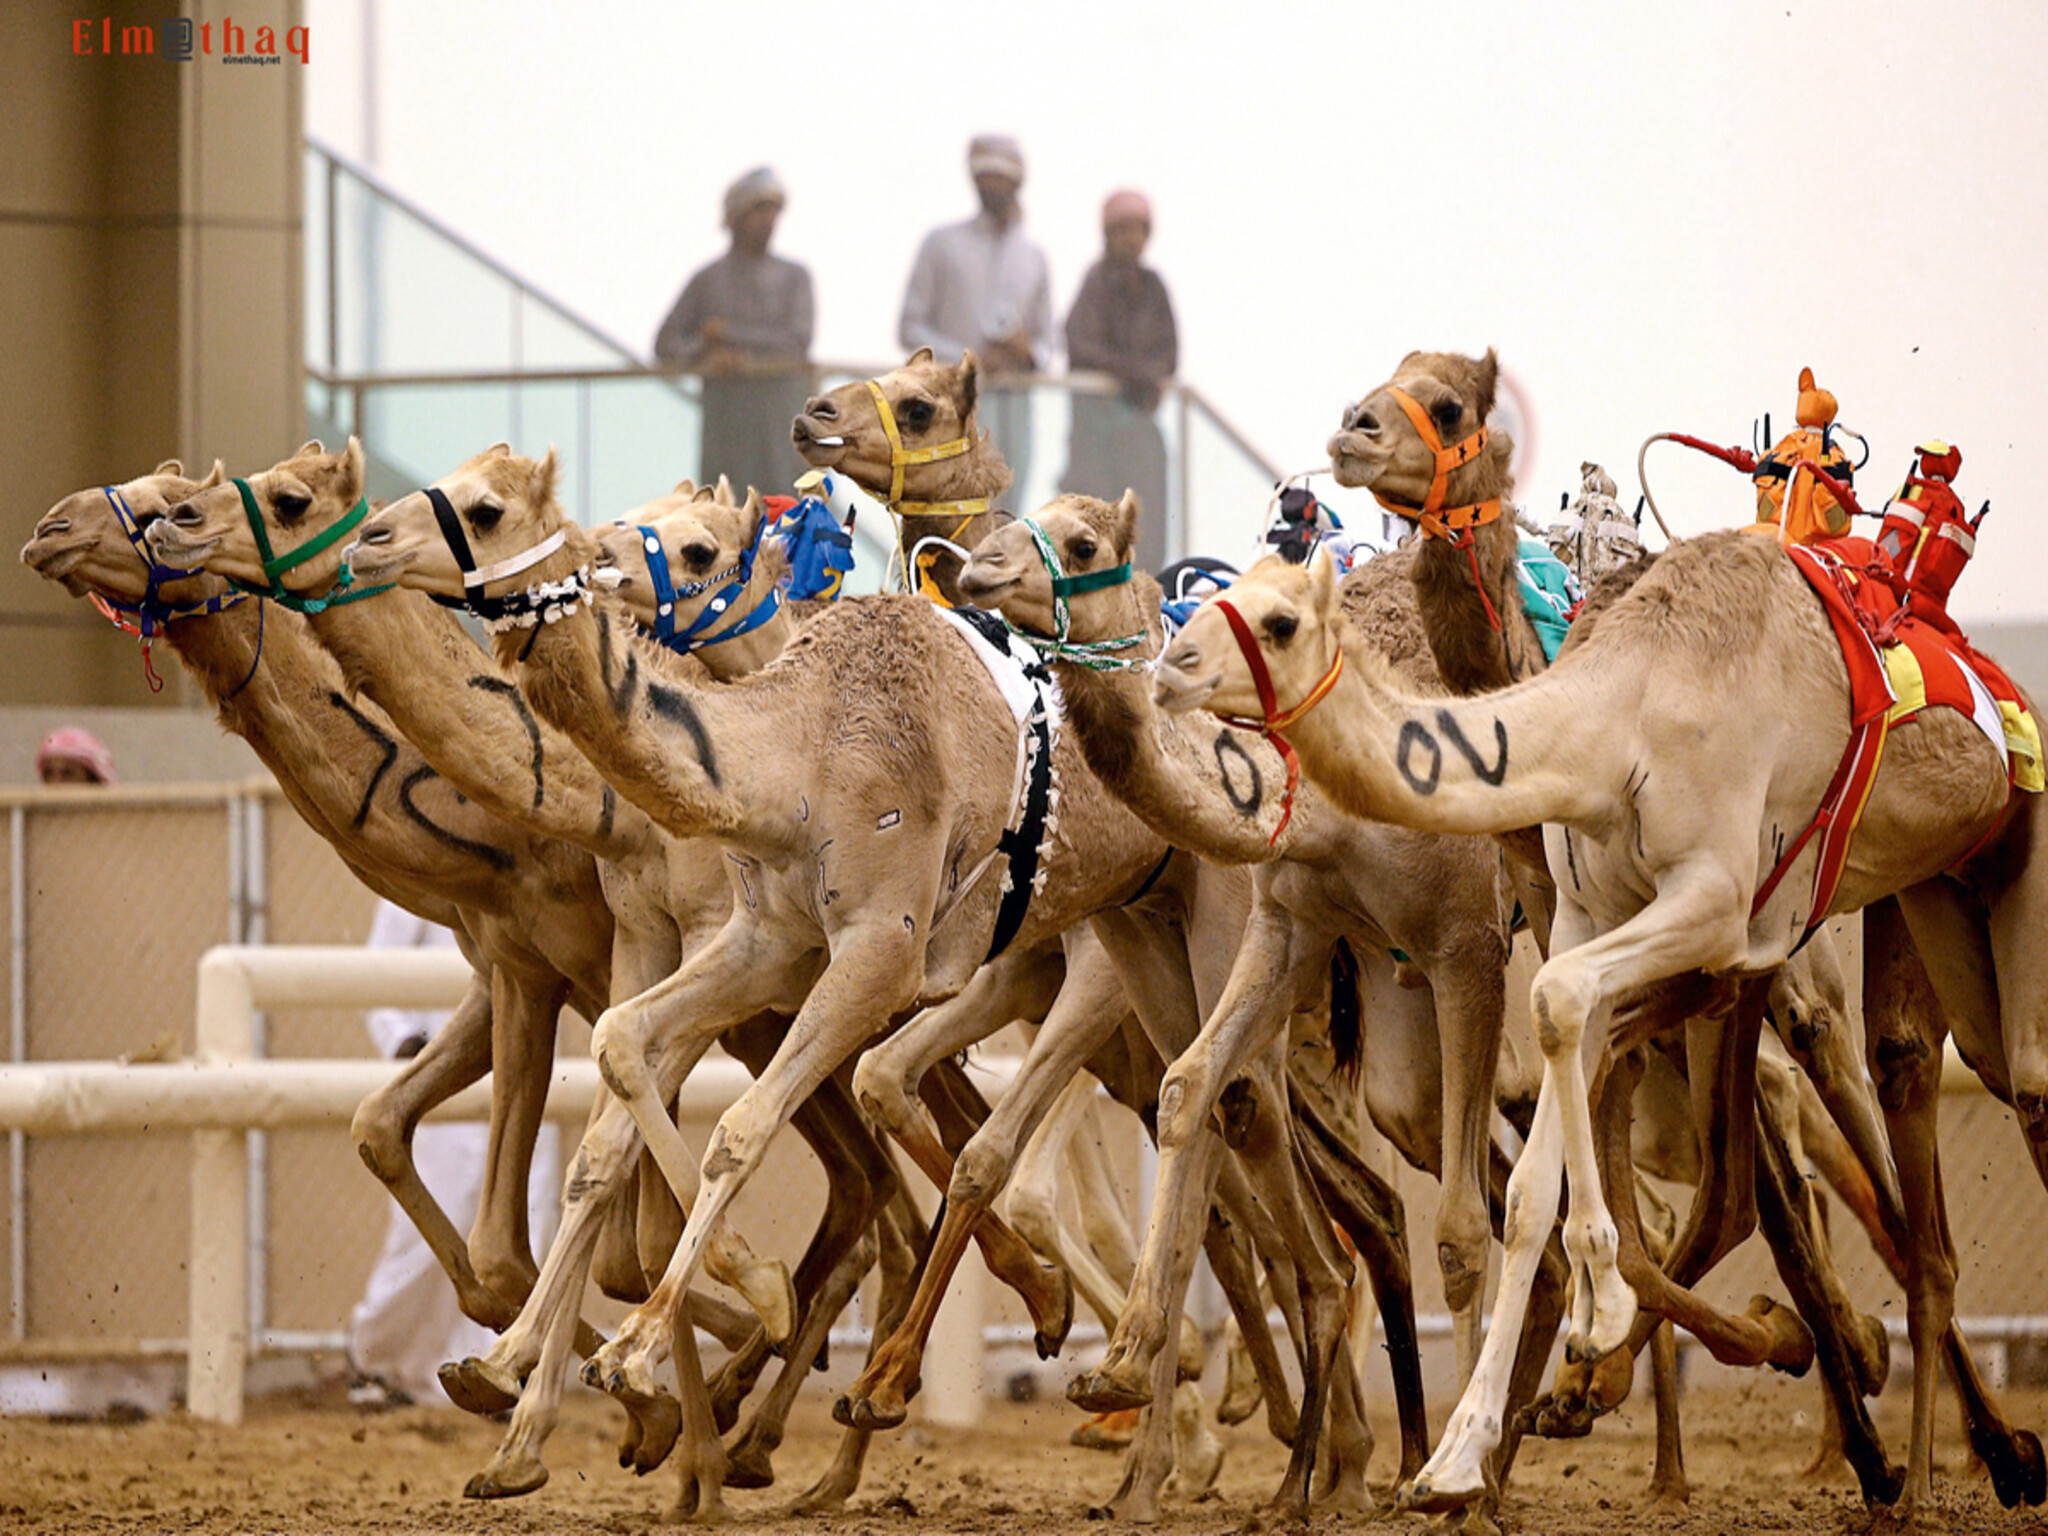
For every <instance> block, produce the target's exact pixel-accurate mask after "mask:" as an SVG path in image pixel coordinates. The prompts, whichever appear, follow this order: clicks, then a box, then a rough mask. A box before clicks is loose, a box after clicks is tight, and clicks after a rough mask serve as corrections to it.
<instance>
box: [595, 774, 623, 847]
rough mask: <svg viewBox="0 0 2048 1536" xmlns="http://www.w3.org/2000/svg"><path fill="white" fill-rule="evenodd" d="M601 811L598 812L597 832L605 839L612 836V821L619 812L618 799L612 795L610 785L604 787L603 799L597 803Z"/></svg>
mask: <svg viewBox="0 0 2048 1536" xmlns="http://www.w3.org/2000/svg"><path fill="white" fill-rule="evenodd" d="M599 803H600V804H601V805H602V807H603V809H602V810H600V811H599V812H598V817H597V830H598V831H599V832H600V833H602V834H603V835H604V836H606V837H610V836H611V835H612V820H613V818H614V817H616V816H617V815H618V812H619V797H618V796H617V795H615V794H613V793H612V787H611V785H609V784H607V785H605V787H604V797H603V799H602V800H601V801H600V802H599Z"/></svg>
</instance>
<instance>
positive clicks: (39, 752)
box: [36, 725, 114, 784]
mask: <svg viewBox="0 0 2048 1536" xmlns="http://www.w3.org/2000/svg"><path fill="white" fill-rule="evenodd" d="M36 774H37V776H38V777H40V778H41V779H42V781H43V782H44V783H45V784H111V783H113V782H114V754H113V753H111V752H109V751H108V750H107V745H106V743H105V742H103V741H101V740H100V739H99V737H97V736H95V735H93V733H92V732H91V731H88V730H87V729H86V728H85V727H84V726H82V725H60V726H58V727H57V729H56V730H54V731H52V732H50V734H49V735H47V736H45V737H44V738H43V742H42V745H41V746H39V747H37V748H36Z"/></svg>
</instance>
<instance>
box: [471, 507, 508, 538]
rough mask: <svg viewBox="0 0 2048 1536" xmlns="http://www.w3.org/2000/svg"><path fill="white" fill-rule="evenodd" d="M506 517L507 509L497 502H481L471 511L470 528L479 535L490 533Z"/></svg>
mask: <svg viewBox="0 0 2048 1536" xmlns="http://www.w3.org/2000/svg"><path fill="white" fill-rule="evenodd" d="M504 515H505V509H504V508H503V507H501V506H499V505H498V504H497V503H496V502H490V501H480V502H478V503H477V504H476V505H475V506H473V507H471V508H470V509H469V526H470V527H471V528H473V529H475V530H476V531H477V532H478V533H489V532H490V531H491V530H492V529H493V528H495V527H497V526H498V521H499V519H501V518H502V517H504Z"/></svg>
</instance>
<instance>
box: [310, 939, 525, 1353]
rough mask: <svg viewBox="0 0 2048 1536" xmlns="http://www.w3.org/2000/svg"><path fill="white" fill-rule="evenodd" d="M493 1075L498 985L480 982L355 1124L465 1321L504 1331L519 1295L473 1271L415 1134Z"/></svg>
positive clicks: (358, 1139) (353, 1131) (366, 1158)
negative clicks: (415, 1155)
mask: <svg viewBox="0 0 2048 1536" xmlns="http://www.w3.org/2000/svg"><path fill="white" fill-rule="evenodd" d="M490 1070H491V985H490V977H489V973H488V972H482V973H479V974H478V975H477V976H476V977H474V978H473V979H472V980H471V981H470V984H469V986H468V988H467V990H465V991H464V993H463V995H462V1001H461V1003H460V1004H458V1005H457V1007H456V1009H455V1012H454V1013H452V1014H451V1015H449V1018H448V1022H447V1023H445V1024H443V1025H442V1026H441V1028H440V1029H439V1030H438V1031H437V1032H436V1033H435V1035H434V1037H433V1038H432V1039H431V1040H429V1041H428V1042H427V1044H426V1047H425V1048H424V1049H423V1050H421V1052H420V1053H419V1054H418V1055H417V1056H415V1057H413V1059H412V1060H411V1061H409V1062H407V1063H406V1065H405V1069H404V1070H403V1071H402V1072H400V1073H399V1074H398V1076H397V1077H395V1078H393V1079H392V1080H391V1081H390V1083H388V1084H386V1085H385V1086H384V1087H382V1088H379V1089H378V1090H376V1092H374V1093H372V1094H371V1095H370V1096H369V1097H368V1098H366V1099H364V1100H363V1102H362V1104H361V1106H360V1107H358V1108H357V1110H356V1113H355V1119H354V1121H353V1122H352V1123H351V1125H350V1127H349V1134H350V1136H351V1137H352V1138H353V1139H354V1141H355V1145H356V1152H357V1153H358V1155H360V1156H361V1158H362V1160H363V1164H364V1166H365V1167H367V1168H368V1169H369V1170H370V1172H371V1173H372V1174H374V1175H376V1178H377V1181H378V1182H379V1183H380V1184H382V1185H383V1186H384V1187H385V1188H386V1189H388V1190H389V1191H390V1192H391V1198H392V1199H394V1200H396V1201H397V1202H398V1205H399V1208H400V1209H401V1210H403V1211H404V1212H405V1214H406V1216H407V1217H408V1218H410V1219H411V1221H412V1224H413V1226H415V1227H416V1228H418V1229H419V1234H420V1236H421V1237H422V1238H424V1239H425V1240H426V1244H427V1247H428V1248H429V1249H430V1250H431V1251H432V1253H433V1255H434V1257H435V1258H436V1259H438V1260H440V1263H441V1268H442V1269H443V1270H444V1271H446V1272H447V1275H448V1278H449V1280H450V1282H451V1283H453V1285H454V1286H455V1296H456V1300H457V1302H458V1303H459V1304H460V1306H461V1307H462V1313H463V1316H465V1317H468V1318H471V1319H473V1320H474V1321H476V1322H479V1323H482V1324H483V1325H484V1326H485V1327H486V1328H503V1327H504V1326H505V1325H506V1324H507V1323H509V1322H510V1321H511V1320H512V1318H513V1317H514V1316H515V1315H516V1314H517V1310H518V1306H519V1300H520V1298H518V1297H507V1296H500V1295H498V1294H497V1293H496V1292H495V1291H493V1290H492V1289H491V1287H490V1286H488V1285H486V1284H485V1283H484V1282H483V1281H482V1280H481V1279H479V1278H478V1276H477V1274H476V1272H475V1270H473V1269H472V1268H471V1267H470V1259H469V1245H468V1244H467V1243H466V1242H465V1241H464V1239H463V1237H462V1234H461V1233H459V1232H458V1231H456V1229H455V1223H454V1222H452V1221H450V1220H449V1219H448V1213H447V1212H445V1211H443V1210H442V1209H441V1206H440V1203H439V1202H438V1201H436V1200H435V1199H434V1197H433V1195H432V1194H431V1193H429V1192H428V1190H427V1186H426V1185H425V1184H424V1183H422V1182H421V1180H420V1176H419V1170H418V1169H417V1168H415V1167H414V1166H413V1160H412V1133H413V1131H414V1129H415V1128H416V1127H417V1126H418V1125H419V1123H420V1120H421V1119H422V1117H424V1116H425V1114H426V1112H427V1111H428V1110H429V1109H431V1108H433V1107H434V1105H436V1104H439V1103H441V1102H442V1101H443V1100H444V1099H447V1098H449V1097H450V1096H451V1095H453V1094H455V1093H457V1092H459V1091H460V1090H461V1089H463V1088H466V1087H468V1086H469V1085H470V1084H471V1083H473V1082H475V1081H477V1079H479V1078H481V1077H482V1076H483V1075H484V1074H485V1073H486V1072H488V1071H490Z"/></svg>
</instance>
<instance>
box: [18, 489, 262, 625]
mask: <svg viewBox="0 0 2048 1536" xmlns="http://www.w3.org/2000/svg"><path fill="white" fill-rule="evenodd" d="M225 473H226V472H225V471H224V470H223V469H222V468H221V466H220V464H219V463H218V462H216V463H215V464H214V466H213V470H212V472H211V473H210V474H208V475H207V477H206V478H205V479H204V480H193V479H191V478H189V477H188V476H187V475H186V474H185V466H184V465H182V464H180V463H179V462H178V461H177V460H176V459H166V460H164V462H163V463H161V464H159V465H157V467H156V468H155V469H154V470H152V471H151V472H150V473H149V474H146V475H142V476H139V477H137V478H136V479H133V480H129V481H126V482H124V483H123V484H120V485H114V486H101V485H96V486H93V487H91V488H90V489H88V490H83V491H73V492H72V493H71V494H70V495H69V496H66V497H65V498H64V499H63V500H62V501H60V502H58V503H57V504H56V505H55V506H54V507H52V508H50V510H49V511H47V512H45V513H44V514H43V515H42V516H41V517H40V518H38V519H37V520H36V528H35V533H34V534H33V535H32V536H31V537H30V539H29V541H28V543H26V544H24V545H23V546H22V549H21V563H22V564H23V565H25V566H27V567H28V568H29V569H30V570H32V571H34V572H35V573H36V574H37V575H39V576H43V577H46V578H48V579H49V580H51V581H55V582H61V583H62V584H63V586H64V589H65V590H66V591H68V592H69V593H70V594H71V595H72V596H73V597H84V596H87V595H88V594H90V593H95V592H97V593H99V594H100V595H101V596H103V597H109V598H112V599H114V600H115V601H116V602H122V603H139V602H141V601H143V600H144V598H145V597H146V596H147V595H148V594H149V576H150V572H149V556H148V554H147V553H146V547H145V546H142V545H138V544H137V543H136V537H137V536H139V535H140V534H141V532H142V530H144V529H146V528H148V527H149V526H150V525H151V524H153V523H155V522H157V521H158V520H160V519H161V518H162V517H163V516H164V514H165V513H166V512H168V511H169V510H170V509H171V508H172V507H173V506H175V505H176V504H177V503H179V502H181V501H183V500H185V499H186V498H187V497H189V496H193V495H196V494H197V493H199V492H200V491H203V490H206V489H208V488H210V487H212V486H216V485H219V484H220V483H221V481H222V480H223V479H224V478H225ZM124 508H125V509H126V512H127V522H126V523H125V525H124V521H123V517H122V511H123V509H124ZM131 528H132V529H133V530H134V532H133V533H132V534H131V532H130V529H131ZM180 569H183V567H180ZM218 586H219V582H218V580H217V579H216V578H212V577H208V576H205V575H203V574H197V575H193V576H191V577H188V578H187V579H185V580H182V581H169V582H165V583H163V584H162V585H160V586H159V587H158V588H157V590H156V594H155V595H156V597H157V598H158V599H159V600H161V601H163V602H165V603H168V604H170V605H172V606H174V607H176V606H182V605H183V604H185V603H189V602H194V601H197V600H199V597H200V595H201V594H202V592H210V591H212V590H215V589H217V588H218Z"/></svg>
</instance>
